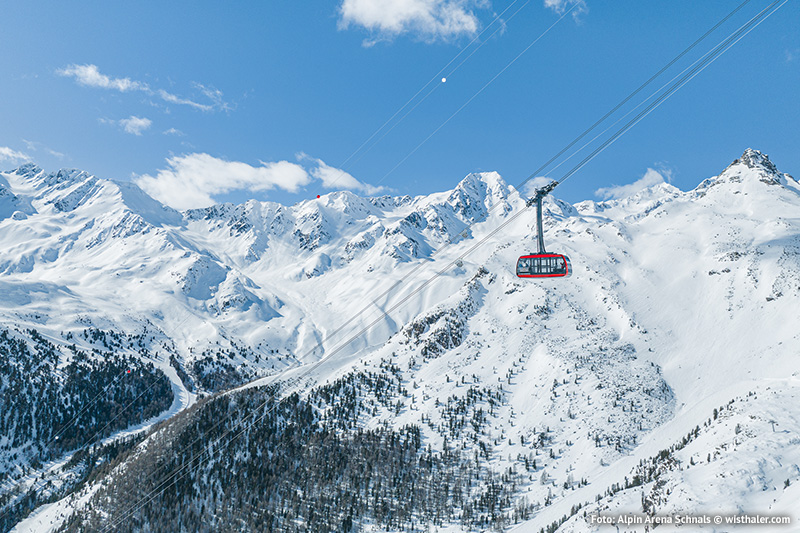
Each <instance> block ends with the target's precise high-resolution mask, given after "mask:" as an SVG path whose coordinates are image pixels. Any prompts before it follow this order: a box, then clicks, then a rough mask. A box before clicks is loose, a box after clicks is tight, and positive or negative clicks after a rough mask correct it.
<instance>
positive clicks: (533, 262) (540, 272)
mask: <svg viewBox="0 0 800 533" xmlns="http://www.w3.org/2000/svg"><path fill="white" fill-rule="evenodd" d="M748 1H749V0H748ZM780 1H781V0H775V1H774V2H773V3H772V4H770V5H769V6H767V7H765V8H764V9H763V10H762V11H761V12H760V13H758V14H757V15H756V16H755V17H753V18H752V19H750V20H749V21H748V22H747V23H746V24H745V25H743V26H741V27H740V28H739V29H738V30H736V31H735V32H734V33H733V34H731V35H729V36H728V37H727V38H726V39H724V40H723V41H722V42H721V43H720V44H718V45H717V46H716V47H715V48H713V49H712V50H711V52H709V53H708V54H706V55H705V56H703V58H701V60H700V61H699V62H697V63H696V64H695V65H694V66H693V67H692V68H691V69H689V71H688V72H687V73H686V74H684V75H683V77H681V78H680V79H679V80H678V81H677V82H675V83H674V84H673V85H672V86H670V88H669V89H667V91H665V92H664V93H662V94H661V95H660V96H659V97H658V98H656V99H655V100H654V101H653V102H652V103H650V104H649V105H648V106H647V107H645V108H644V110H642V111H641V112H640V113H639V114H638V115H636V116H635V117H634V118H633V119H631V120H630V121H629V122H628V123H626V124H625V125H624V126H623V127H622V128H620V129H619V130H617V131H616V133H614V134H613V135H612V136H611V137H610V138H608V139H606V140H605V141H604V142H603V143H602V144H600V146H598V147H597V148H595V149H594V150H593V151H592V152H591V153H590V154H589V155H588V156H586V157H585V158H584V159H583V160H582V161H581V162H580V163H578V164H577V165H576V166H575V167H573V168H572V169H571V170H570V171H569V172H567V173H566V174H565V175H564V176H562V177H561V178H560V179H559V180H556V181H553V182H550V183H549V184H548V185H546V186H545V187H541V188H539V189H537V190H536V193H535V195H534V198H533V199H531V200H529V201H528V202H527V203H526V205H525V208H526V209H527V208H528V207H530V206H531V205H533V204H535V205H536V217H537V233H538V241H539V251H538V253H535V254H527V255H522V256H520V257H519V259H517V268H516V273H517V277H520V278H553V277H567V276H569V275H571V273H572V268H571V264H570V260H569V258H568V257H567V256H566V255H563V254H548V253H547V252H546V251H545V249H544V237H543V235H542V199H543V198H544V197H545V196H547V195H548V194H550V192H552V191H553V189H555V188H556V187H558V186H559V185H560V184H562V183H563V182H564V181H566V180H567V179H569V178H570V177H571V176H572V175H574V174H575V173H576V172H577V171H578V170H580V169H581V168H582V167H583V166H584V165H586V164H587V163H588V162H589V161H591V160H592V159H594V158H595V157H596V156H597V155H598V154H599V153H600V152H602V151H603V150H605V149H606V148H607V147H608V146H610V145H611V144H613V143H614V142H615V141H616V140H617V139H619V138H620V137H621V136H622V135H624V134H625V133H626V132H627V131H628V130H629V129H630V128H632V127H633V126H635V125H636V124H638V123H639V121H641V120H642V119H643V118H644V117H646V116H647V115H649V114H650V113H651V112H652V111H653V110H654V109H656V108H657V107H658V106H660V105H661V103H662V102H664V101H665V100H666V99H667V98H669V97H670V96H672V94H674V93H675V92H676V91H677V90H679V89H680V88H681V87H683V86H684V85H686V84H687V83H688V82H689V81H691V80H692V79H693V78H694V77H695V76H696V75H697V74H699V73H700V72H702V71H703V70H704V69H705V68H706V67H707V66H708V65H710V64H711V63H713V62H714V61H716V60H717V58H719V57H720V56H721V55H722V54H724V53H725V52H726V51H727V50H728V49H729V48H730V47H731V46H733V45H734V44H736V43H737V42H739V40H741V39H742V38H743V37H744V36H745V35H747V34H748V33H750V32H751V31H752V30H754V29H755V28H756V27H758V25H759V24H761V23H762V22H763V21H764V20H766V19H767V18H768V17H769V16H770V15H771V14H772V13H774V12H775V11H777V10H778V9H780V7H781V6H783V4H785V3H786V2H788V0H783V3H782V4H780V6H778V7H777V8H776V9H775V11H770V9H771V8H772V7H774V6H775V5H776V4H778V2H780ZM737 9H738V8H737ZM659 90H661V89H659ZM535 175H536V173H534V174H532V175H531V176H530V177H528V179H526V180H525V181H524V182H523V184H524V183H525V182H527V181H529V180H530V179H531V178H533V176H535Z"/></svg>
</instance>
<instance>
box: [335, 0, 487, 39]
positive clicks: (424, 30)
mask: <svg viewBox="0 0 800 533" xmlns="http://www.w3.org/2000/svg"><path fill="white" fill-rule="evenodd" d="M489 7H490V6H489V2H488V1H486V0H342V3H341V5H340V7H339V14H340V19H339V27H340V28H341V29H347V28H350V27H351V26H358V27H361V28H364V29H366V30H368V31H369V32H370V33H371V34H372V37H371V38H370V39H367V40H366V41H364V44H365V45H367V46H368V45H371V44H374V43H376V42H378V41H381V40H390V39H392V38H394V37H396V36H398V35H401V34H411V35H414V36H416V37H418V38H421V39H423V40H426V41H435V40H442V39H445V40H446V39H450V38H453V37H457V36H460V35H474V34H475V33H476V32H477V30H478V28H479V26H480V22H479V21H478V18H477V17H476V16H475V13H474V10H475V9H480V8H489Z"/></svg>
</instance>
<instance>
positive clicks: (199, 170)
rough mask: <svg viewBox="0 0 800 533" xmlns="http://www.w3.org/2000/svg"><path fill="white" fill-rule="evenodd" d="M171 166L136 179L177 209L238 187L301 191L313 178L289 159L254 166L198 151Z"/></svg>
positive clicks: (208, 200)
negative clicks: (152, 174)
mask: <svg viewBox="0 0 800 533" xmlns="http://www.w3.org/2000/svg"><path fill="white" fill-rule="evenodd" d="M167 167H168V168H166V169H162V170H159V171H158V173H157V174H156V176H155V177H154V176H150V175H147V174H145V175H143V176H138V177H136V178H134V180H133V181H134V182H135V183H136V184H137V185H139V187H141V188H142V189H144V190H145V191H146V192H147V193H148V194H149V195H150V196H152V197H153V198H156V199H157V200H159V201H161V202H162V203H164V204H167V205H169V206H172V207H174V208H176V209H190V208H196V207H207V206H210V205H213V204H214V203H216V202H215V201H214V199H213V196H214V195H217V194H224V193H227V192H231V191H238V190H249V191H266V190H270V189H275V188H278V189H283V190H285V191H289V192H297V191H298V190H299V189H300V187H302V186H303V185H306V184H308V183H309V182H310V181H311V178H310V176H309V175H308V173H307V172H306V170H305V169H304V168H303V167H301V166H300V165H297V164H295V163H290V162H288V161H278V162H274V163H264V162H261V166H251V165H248V164H247V163H242V162H239V161H225V160H224V159H219V158H216V157H214V156H211V155H209V154H204V153H194V154H189V155H185V156H178V157H171V158H169V159H167Z"/></svg>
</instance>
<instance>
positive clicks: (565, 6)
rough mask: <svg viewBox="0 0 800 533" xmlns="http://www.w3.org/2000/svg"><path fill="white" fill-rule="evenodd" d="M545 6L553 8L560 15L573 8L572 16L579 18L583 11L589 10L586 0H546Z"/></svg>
mask: <svg viewBox="0 0 800 533" xmlns="http://www.w3.org/2000/svg"><path fill="white" fill-rule="evenodd" d="M544 7H546V8H549V9H552V10H553V11H555V12H556V13H558V14H559V15H563V14H564V12H565V11H567V10H569V9H572V16H573V17H574V18H575V19H577V18H578V16H579V15H581V14H582V13H586V12H587V11H589V8H588V7H587V6H586V1H585V0H544Z"/></svg>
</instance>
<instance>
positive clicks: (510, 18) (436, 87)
mask: <svg viewBox="0 0 800 533" xmlns="http://www.w3.org/2000/svg"><path fill="white" fill-rule="evenodd" d="M748 1H749V0H748ZM529 3H530V0H527V1H526V2H525V3H524V4H522V6H520V8H519V9H517V10H516V11H515V12H514V13H512V14H511V16H510V17H508V22H510V21H511V20H513V19H514V17H516V16H517V14H518V13H519V12H520V11H522V9H523V8H524V7H525V6H527V5H528V4H529ZM506 9H508V8H506ZM562 18H563V17H562ZM502 29H503V27H502V26H499V27H498V28H497V29H495V30H494V31H493V32H492V34H491V35H490V36H489V39H491V38H492V37H494V36H495V35H496V34H497V32H499V31H500V30H502ZM485 43H486V41H483V42H481V44H480V45H479V46H477V47H475V48H473V50H472V52H470V53H469V55H468V56H467V57H465V58H464V59H462V60H461V62H460V63H459V64H458V65H456V67H455V68H454V69H453V70H451V71H449V72H448V73H447V75H446V76H448V77H449V76H451V75H453V74H454V73H455V72H456V71H457V70H458V69H459V68H461V66H462V65H463V64H464V63H466V62H467V61H468V60H469V58H471V57H472V56H473V55H474V54H475V52H477V51H478V50H480V49H481V47H482V46H483V45H484V44H485ZM442 71H444V69H442ZM442 71H440V74H441V72H442ZM439 87H440V84H436V85H434V86H433V87H432V88H431V90H430V91H428V93H427V94H426V95H425V96H424V97H423V98H422V99H420V100H419V101H418V102H417V103H416V104H414V106H413V107H412V108H411V109H409V110H408V111H406V113H405V114H403V116H402V117H400V119H399V120H398V121H397V122H395V123H394V124H392V127H391V128H389V129H387V130H386V131H384V132H383V135H381V136H380V137H379V138H378V139H376V140H375V142H374V143H373V144H372V146H370V147H369V148H368V149H367V150H365V151H364V152H363V153H362V154H361V155H360V156H358V158H357V159H356V160H355V161H353V163H352V164H353V165H355V164H356V163H358V162H359V161H361V159H362V158H363V157H364V156H365V155H366V154H367V152H369V151H370V150H371V149H372V148H374V147H375V146H376V145H377V144H378V143H379V142H381V140H383V138H384V137H386V136H387V135H388V134H389V133H390V132H391V131H392V130H394V128H395V127H397V126H398V125H399V124H400V123H401V122H402V121H403V120H404V119H405V118H406V117H407V116H408V115H410V114H411V113H412V112H413V111H414V110H415V109H416V108H417V107H419V105H420V104H422V103H423V102H424V101H425V100H426V99H427V98H428V97H429V96H430V95H431V94H433V92H434V91H436V89H438V88H439ZM342 174H343V173H341V174H340V175H339V176H337V177H336V180H334V182H333V183H332V184H331V186H333V185H335V184H336V181H338V179H339V178H340V177H341V176H342ZM329 188H330V187H329Z"/></svg>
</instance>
